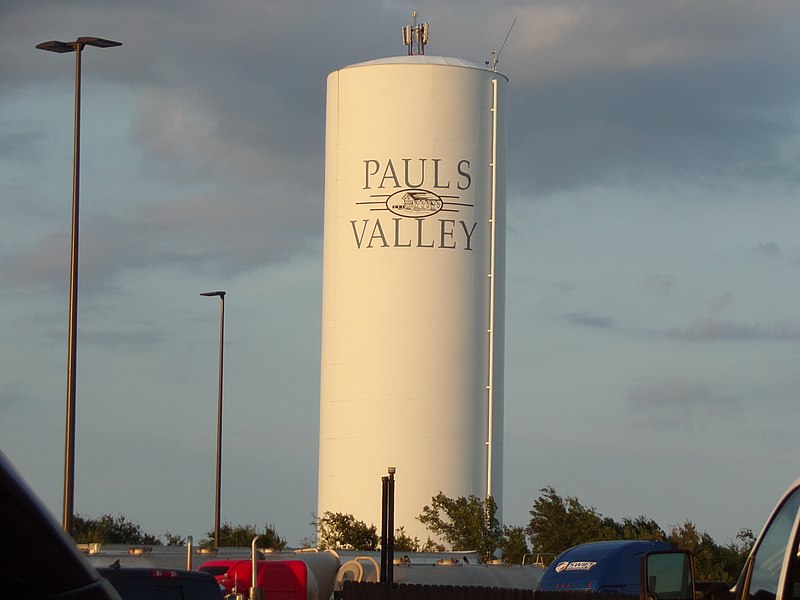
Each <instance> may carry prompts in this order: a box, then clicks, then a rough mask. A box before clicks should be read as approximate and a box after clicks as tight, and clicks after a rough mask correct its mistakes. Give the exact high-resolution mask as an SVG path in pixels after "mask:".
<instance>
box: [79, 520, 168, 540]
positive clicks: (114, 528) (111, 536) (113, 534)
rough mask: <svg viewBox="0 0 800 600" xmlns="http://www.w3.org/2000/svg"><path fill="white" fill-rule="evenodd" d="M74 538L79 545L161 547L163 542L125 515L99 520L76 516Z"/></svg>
mask: <svg viewBox="0 0 800 600" xmlns="http://www.w3.org/2000/svg"><path fill="white" fill-rule="evenodd" d="M72 537H73V539H74V540H75V542H76V543H78V544H91V543H98V544H135V545H148V546H159V545H161V541H160V540H159V539H158V538H157V537H156V536H154V535H151V534H149V533H144V532H143V531H142V528H141V527H140V526H139V525H138V524H137V523H133V522H132V521H128V519H127V518H126V517H125V516H124V515H119V516H118V517H112V516H111V515H103V516H102V517H100V518H98V519H93V518H91V517H84V516H81V515H75V517H74V518H73V522H72Z"/></svg>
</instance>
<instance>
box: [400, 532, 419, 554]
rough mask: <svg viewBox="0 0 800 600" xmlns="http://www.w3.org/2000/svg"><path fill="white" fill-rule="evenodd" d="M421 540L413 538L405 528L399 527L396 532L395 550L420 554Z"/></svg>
mask: <svg viewBox="0 0 800 600" xmlns="http://www.w3.org/2000/svg"><path fill="white" fill-rule="evenodd" d="M419 548H420V546H419V538H416V537H414V538H412V537H411V536H410V535H408V534H407V533H406V528H405V527H398V528H397V529H396V530H395V532H394V549H395V551H396V552H419Z"/></svg>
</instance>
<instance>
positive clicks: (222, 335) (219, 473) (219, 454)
mask: <svg viewBox="0 0 800 600" xmlns="http://www.w3.org/2000/svg"><path fill="white" fill-rule="evenodd" d="M200 295H201V296H219V299H220V305H219V307H220V308H219V311H220V312H219V391H218V394H217V478H216V479H217V483H216V493H215V496H214V549H215V550H216V549H217V548H219V522H220V517H219V515H220V504H221V503H222V501H221V496H222V367H223V357H224V350H225V291H224V290H217V291H216V292H200Z"/></svg>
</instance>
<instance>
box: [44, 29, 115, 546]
mask: <svg viewBox="0 0 800 600" xmlns="http://www.w3.org/2000/svg"><path fill="white" fill-rule="evenodd" d="M121 45H122V43H121V42H114V41H112V40H105V39H102V38H97V37H79V38H78V39H77V40H75V41H74V42H58V41H55V40H53V41H50V42H42V43H41V44H37V45H36V47H37V48H39V49H41V50H48V51H50V52H58V53H59V54H62V53H64V52H74V53H75V141H74V151H73V161H72V248H71V255H72V260H71V262H70V272H69V282H70V283H69V286H70V294H69V343H68V351H67V363H68V365H67V424H66V435H65V438H66V450H65V453H64V512H63V520H62V526H63V528H64V530H65V531H66V532H67V533H68V534H70V535H71V534H72V522H73V515H74V506H75V389H76V386H75V383H76V364H77V358H78V356H77V355H78V348H77V343H78V222H79V211H78V208H79V201H78V190H79V187H80V186H79V182H80V148H81V52H82V51H83V48H84V47H85V46H95V47H96V48H112V47H114V46H121Z"/></svg>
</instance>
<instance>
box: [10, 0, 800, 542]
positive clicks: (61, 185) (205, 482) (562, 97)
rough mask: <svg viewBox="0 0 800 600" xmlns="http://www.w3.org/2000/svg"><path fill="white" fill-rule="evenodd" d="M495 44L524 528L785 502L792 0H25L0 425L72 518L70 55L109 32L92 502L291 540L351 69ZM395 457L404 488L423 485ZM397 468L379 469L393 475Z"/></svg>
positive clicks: (510, 490) (793, 413)
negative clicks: (407, 481) (550, 503)
mask: <svg viewBox="0 0 800 600" xmlns="http://www.w3.org/2000/svg"><path fill="white" fill-rule="evenodd" d="M412 10H417V11H419V15H420V20H424V21H428V22H429V23H430V24H431V40H430V44H429V45H428V47H427V53H428V54H430V55H444V56H455V57H459V58H463V59H466V60H469V61H473V62H476V63H483V62H484V61H485V60H487V59H489V58H490V56H491V54H490V53H491V50H492V49H493V48H498V47H499V46H500V45H501V44H502V43H503V40H504V38H505V36H506V34H507V33H508V30H509V27H511V24H512V23H514V22H515V19H516V24H515V25H514V28H513V30H512V32H511V35H510V36H509V38H508V42H507V44H506V45H505V47H504V49H503V52H502V54H501V56H500V64H499V70H500V71H501V72H503V73H504V74H506V75H507V76H508V77H509V80H510V86H509V105H508V111H509V112H508V123H509V132H508V133H509V135H508V146H507V148H508V158H509V160H508V164H507V169H506V173H507V180H508V198H507V200H508V220H509V228H508V262H507V273H508V282H507V299H506V302H507V336H506V373H505V387H506V398H505V406H506V446H505V457H506V462H505V477H504V484H505V489H504V514H505V521H506V523H507V524H511V525H525V524H527V522H528V520H529V514H528V511H529V510H530V508H531V505H532V503H533V501H534V500H535V499H536V498H537V497H538V495H539V490H540V489H541V488H543V487H545V486H554V487H555V488H556V490H557V492H558V493H559V494H561V495H563V496H577V497H578V498H579V499H580V500H581V501H582V502H583V503H584V504H589V505H592V506H595V507H596V508H597V510H598V511H600V512H601V513H602V514H603V515H606V516H610V517H613V518H615V519H622V518H624V517H626V516H631V517H636V516H639V515H642V514H644V515H646V516H648V517H650V518H652V519H655V520H656V521H657V522H658V523H659V524H661V526H662V527H664V528H667V529H668V528H669V527H671V526H673V525H677V524H681V523H683V522H684V521H685V520H686V519H691V520H692V521H693V522H694V523H695V524H696V525H697V526H698V527H699V528H700V529H701V530H706V531H708V532H709V533H710V534H711V535H712V536H713V537H714V538H715V540H717V541H718V542H721V543H725V542H728V541H730V540H732V539H733V538H734V536H735V535H736V533H737V532H738V531H739V529H741V528H744V527H749V528H752V529H758V528H760V526H761V525H762V524H763V520H764V519H765V518H766V516H767V513H768V512H769V510H770V509H771V508H772V505H773V503H774V500H775V499H776V496H777V495H778V494H779V493H780V492H782V491H783V489H784V488H785V487H786V486H787V485H788V484H789V483H790V482H791V481H792V480H793V479H794V478H795V477H797V476H798V474H800V469H799V468H798V460H797V457H798V456H800V438H798V436H797V423H798V419H799V418H800V402H798V395H799V394H798V392H800V368H798V364H799V363H800V308H798V307H800V234H798V224H800V71H798V65H799V64H800V36H798V34H797V32H798V31H800V4H798V2H797V0H761V1H760V2H753V1H752V0H703V1H702V2H701V1H699V0H695V1H689V0H669V1H664V0H661V1H659V0H591V1H589V0H585V1H580V0H550V1H530V2H523V1H520V0H496V1H494V2H491V3H487V2H472V1H463V0H459V1H457V0H431V1H422V2H419V3H417V4H411V3H406V2H399V1H398V2H395V1H392V0H382V1H374V2H356V1H353V0H337V1H336V2H322V1H308V0H260V1H257V0H226V1H225V2H222V1H219V0H172V1H169V2H164V1H162V0H158V1H154V0H139V1H137V2H123V1H121V0H120V1H111V2H109V1H108V0H102V1H101V0H71V1H69V2H66V1H56V0H52V1H49V2H48V1H39V0H32V1H25V2H23V1H15V0H7V1H6V2H3V3H2V4H0V201H1V202H2V205H1V206H2V219H0V235H1V237H0V281H2V285H0V332H2V335H0V352H1V353H2V355H1V357H2V360H0V448H1V449H2V450H3V452H5V453H6V454H7V455H8V456H9V458H10V459H11V460H12V461H13V462H14V463H15V464H16V466H17V468H18V469H19V470H20V471H21V472H22V474H23V475H24V476H25V477H26V478H27V480H28V481H29V483H30V484H31V486H32V487H33V488H34V490H35V491H36V492H37V493H38V494H39V495H40V496H41V497H42V499H43V500H44V501H45V502H46V504H47V505H48V506H50V507H51V508H52V509H53V511H54V512H55V514H56V515H58V516H59V518H60V514H61V502H62V485H63V461H64V458H63V457H64V450H63V447H64V414H65V397H66V365H67V323H68V297H69V289H68V282H69V270H68V269H69V238H70V214H71V190H72V156H73V155H72V133H73V130H72V125H73V121H72V119H73V99H74V88H73V84H74V55H73V54H64V55H58V54H53V53H49V52H43V51H41V50H37V49H36V48H35V45H36V44H37V43H39V42H42V41H46V40H51V39H57V40H64V41H69V40H74V39H75V38H76V37H78V36H98V37H105V38H110V39H113V40H118V41H121V42H123V46H122V47H120V48H111V49H105V50H100V49H97V48H89V49H87V50H86V51H85V52H84V54H83V121H82V125H83V126H82V146H81V154H82V156H81V158H82V160H81V162H82V169H81V272H80V319H79V345H78V347H79V351H78V394H77V407H78V426H77V468H76V491H75V510H76V512H78V513H79V514H82V515H86V516H99V515H102V514H106V513H108V514H112V515H117V514H124V515H126V516H127V517H128V518H129V519H131V520H133V521H136V522H138V523H139V524H140V525H141V526H142V527H143V529H144V530H145V531H148V532H152V533H155V534H161V533H164V532H166V531H171V532H173V533H180V534H182V535H194V536H195V539H198V538H200V537H203V536H204V535H205V534H206V532H207V531H209V530H210V529H212V528H213V509H214V462H215V456H216V454H215V452H216V450H215V432H216V401H217V396H216V394H217V360H218V341H219V337H218V336H219V329H218V327H219V301H218V300H217V299H216V298H202V297H200V296H199V295H198V292H200V291H204V290H215V289H224V290H227V292H228V296H227V298H226V331H225V334H226V346H225V421H224V422H225V434H224V439H225V444H224V466H223V487H224V490H223V500H222V517H223V519H224V520H226V521H230V522H234V523H256V524H258V525H262V524H264V523H272V524H275V526H276V528H277V529H278V532H279V533H280V534H281V535H283V536H284V537H286V538H287V540H288V541H289V543H290V544H297V543H299V542H300V541H301V540H302V539H303V538H304V537H307V536H309V535H310V534H311V528H310V526H309V525H308V523H309V521H310V520H311V514H312V513H313V512H314V511H315V510H316V477H317V447H318V439H317V438H318V410H319V405H318V403H319V360H320V357H319V351H320V307H321V234H322V217H323V213H322V206H323V180H324V155H323V153H324V114H325V79H326V76H327V74H328V73H329V72H331V71H333V70H336V69H338V68H340V67H343V66H347V65H349V64H353V63H357V62H362V61H366V60H370V59H374V58H381V57H385V56H392V55H398V54H403V53H404V52H405V48H404V47H403V46H402V45H401V36H400V27H401V26H402V25H404V24H406V23H409V22H410V21H411V11H412ZM401 475H402V474H398V493H400V490H401V486H402V478H401ZM378 485H379V482H378Z"/></svg>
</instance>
